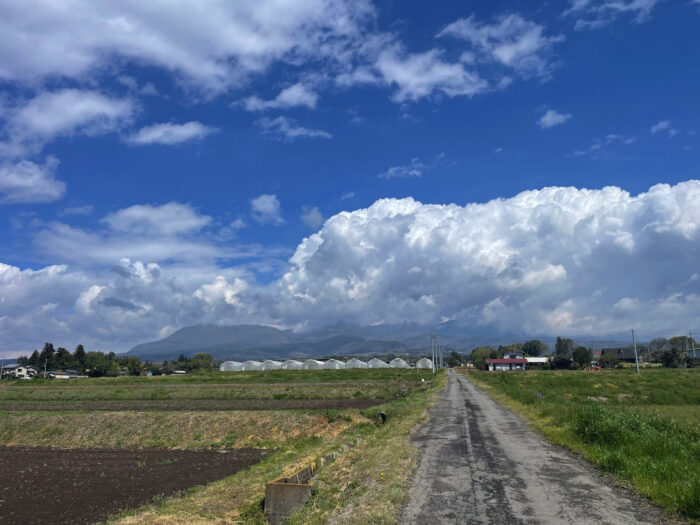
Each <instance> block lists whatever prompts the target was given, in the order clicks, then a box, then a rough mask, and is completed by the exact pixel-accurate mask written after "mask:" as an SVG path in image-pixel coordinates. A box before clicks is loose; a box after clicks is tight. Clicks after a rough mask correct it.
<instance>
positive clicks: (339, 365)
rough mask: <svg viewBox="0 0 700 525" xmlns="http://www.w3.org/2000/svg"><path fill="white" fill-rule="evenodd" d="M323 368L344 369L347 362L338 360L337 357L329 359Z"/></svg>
mask: <svg viewBox="0 0 700 525" xmlns="http://www.w3.org/2000/svg"><path fill="white" fill-rule="evenodd" d="M323 368H324V369H326V370H342V369H343V368H345V363H343V362H342V361H338V360H337V359H329V360H328V361H326V362H325V363H323Z"/></svg>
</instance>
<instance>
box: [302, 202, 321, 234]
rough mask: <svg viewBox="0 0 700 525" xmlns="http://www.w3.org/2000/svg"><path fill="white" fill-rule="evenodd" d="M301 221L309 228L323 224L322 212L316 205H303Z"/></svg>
mask: <svg viewBox="0 0 700 525" xmlns="http://www.w3.org/2000/svg"><path fill="white" fill-rule="evenodd" d="M301 222H303V223H304V224H306V225H307V226H308V227H309V228H312V229H316V228H318V227H319V226H321V224H323V214H322V213H321V210H319V209H318V208H317V207H316V206H304V208H303V209H302V212H301Z"/></svg>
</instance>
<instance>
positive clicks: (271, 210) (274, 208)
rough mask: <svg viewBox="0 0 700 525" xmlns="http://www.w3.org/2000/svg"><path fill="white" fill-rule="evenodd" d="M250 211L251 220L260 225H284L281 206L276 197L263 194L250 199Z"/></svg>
mask: <svg viewBox="0 0 700 525" xmlns="http://www.w3.org/2000/svg"><path fill="white" fill-rule="evenodd" d="M250 209H251V211H252V213H253V219H255V221H256V222H259V223H260V224H273V225H275V226H279V225H281V224H284V219H283V218H282V205H281V204H280V201H279V199H278V198H277V195H271V194H269V193H263V194H262V195H259V196H257V197H255V198H254V199H251V201H250Z"/></svg>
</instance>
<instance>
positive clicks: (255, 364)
mask: <svg viewBox="0 0 700 525" xmlns="http://www.w3.org/2000/svg"><path fill="white" fill-rule="evenodd" d="M242 369H243V370H245V371H248V370H262V363H261V362H260V361H246V362H245V363H243V367H242Z"/></svg>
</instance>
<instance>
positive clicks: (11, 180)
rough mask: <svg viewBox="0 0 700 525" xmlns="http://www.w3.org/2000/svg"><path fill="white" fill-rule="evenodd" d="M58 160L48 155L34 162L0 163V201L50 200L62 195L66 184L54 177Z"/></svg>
mask: <svg viewBox="0 0 700 525" xmlns="http://www.w3.org/2000/svg"><path fill="white" fill-rule="evenodd" d="M57 166H58V161H57V160H56V159H55V158H54V157H49V158H47V159H46V162H45V163H44V164H43V165H42V164H36V163H34V162H31V161H28V160H22V161H19V162H14V163H11V162H7V163H4V164H0V203H18V202H51V201H55V200H58V199H60V198H61V197H63V194H64V193H65V191H66V184H65V183H64V182H61V181H60V180H57V179H56V167H57Z"/></svg>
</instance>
